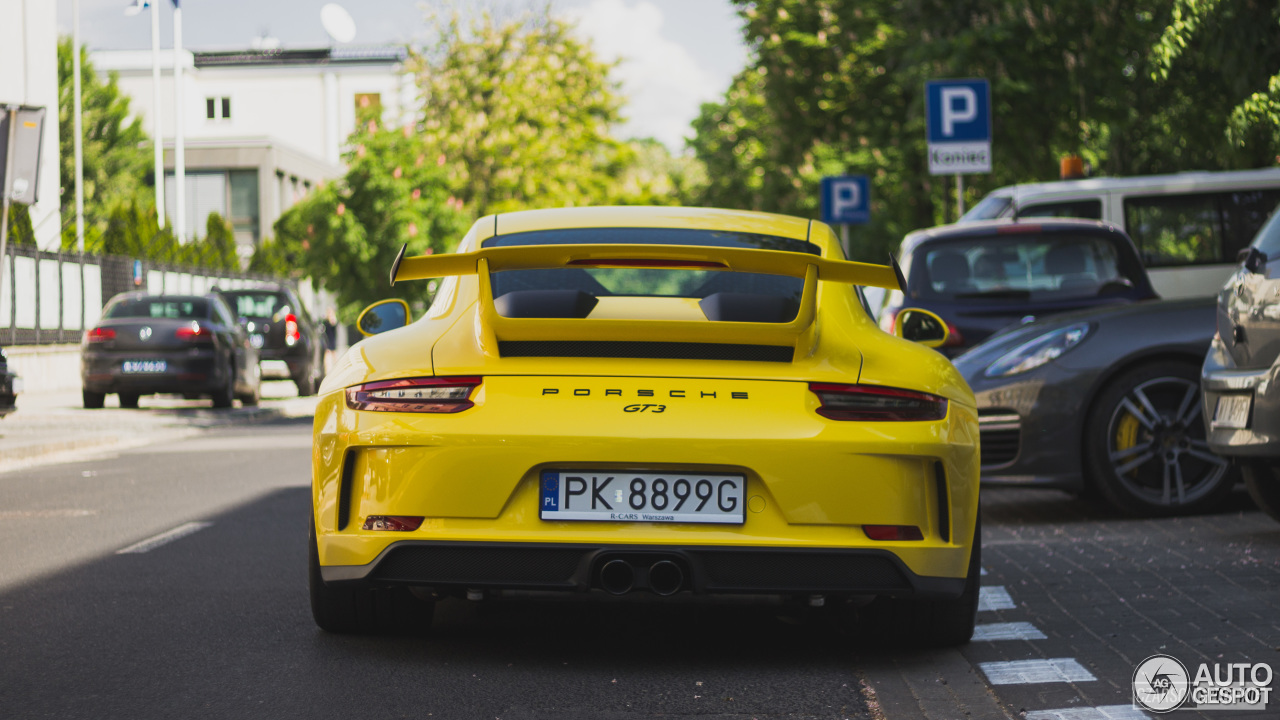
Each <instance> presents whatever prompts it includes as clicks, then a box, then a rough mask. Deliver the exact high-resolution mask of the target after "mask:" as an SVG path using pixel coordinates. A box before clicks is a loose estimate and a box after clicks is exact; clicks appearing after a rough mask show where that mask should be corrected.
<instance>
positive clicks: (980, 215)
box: [960, 195, 1012, 223]
mask: <svg viewBox="0 0 1280 720" xmlns="http://www.w3.org/2000/svg"><path fill="white" fill-rule="evenodd" d="M1011 202H1012V199H1011V198H1009V196H1007V195H988V196H986V197H984V198H982V200H981V201H979V202H978V204H977V205H974V206H973V207H972V208H971V209H970V210H969V212H967V213H965V214H964V215H963V216H962V217H961V218H960V222H962V223H964V222H972V221H974V220H995V219H996V218H998V217H1000V216H1001V215H1003V213H1004V211H1005V210H1007V209H1009V205H1010V203H1011Z"/></svg>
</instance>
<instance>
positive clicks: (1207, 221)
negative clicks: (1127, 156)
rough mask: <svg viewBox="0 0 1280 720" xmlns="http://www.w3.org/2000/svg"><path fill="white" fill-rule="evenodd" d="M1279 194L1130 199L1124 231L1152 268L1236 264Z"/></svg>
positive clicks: (1126, 204) (1252, 192)
mask: <svg viewBox="0 0 1280 720" xmlns="http://www.w3.org/2000/svg"><path fill="white" fill-rule="evenodd" d="M1277 202H1280V190H1248V191H1239V192H1222V193H1198V194H1185V195H1151V196H1145V197H1127V198H1125V201H1124V219H1125V226H1126V228H1127V229H1128V231H1129V236H1130V237H1132V238H1133V241H1134V243H1135V244H1137V246H1138V251H1139V252H1140V253H1141V254H1142V260H1143V262H1144V263H1145V264H1146V265H1147V266H1148V267H1168V266H1175V265H1203V264H1213V263H1233V262H1235V257H1236V253H1238V252H1239V251H1240V250H1241V249H1243V248H1244V247H1246V246H1248V244H1249V241H1250V240H1252V239H1253V236H1254V234H1255V233H1257V231H1258V229H1259V228H1260V227H1262V224H1263V222H1265V221H1266V218H1267V217H1268V215H1269V214H1270V213H1271V210H1272V209H1274V208H1275V206H1276V203H1277Z"/></svg>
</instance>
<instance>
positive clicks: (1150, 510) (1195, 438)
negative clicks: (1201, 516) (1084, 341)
mask: <svg viewBox="0 0 1280 720" xmlns="http://www.w3.org/2000/svg"><path fill="white" fill-rule="evenodd" d="M1200 406H1201V395H1200V371H1199V368H1197V367H1195V366H1193V365H1190V364H1187V363H1179V362H1157V363H1151V364H1149V365H1142V366H1140V367H1136V368H1134V369H1132V370H1129V371H1128V372H1125V373H1123V374H1121V375H1120V376H1119V377H1117V378H1115V379H1114V380H1112V381H1111V382H1110V383H1108V384H1107V386H1106V387H1105V388H1103V389H1102V391H1101V392H1099V393H1098V396H1097V398H1096V399H1095V401H1094V403H1093V408H1092V409H1090V410H1089V415H1088V418H1087V420H1086V422H1085V435H1084V457H1085V468H1086V470H1087V473H1088V475H1089V477H1088V481H1089V482H1090V483H1091V484H1092V485H1093V487H1094V488H1095V489H1096V490H1097V491H1098V493H1099V494H1100V495H1101V496H1102V498H1104V499H1105V500H1106V501H1107V503H1108V504H1110V505H1111V506H1113V507H1115V508H1117V509H1119V510H1120V511H1122V512H1125V513H1128V514H1130V515H1136V516H1140V517H1160V516H1169V515H1189V514H1194V513H1203V512H1208V511H1210V510H1213V509H1214V508H1216V507H1217V506H1219V505H1220V504H1221V503H1222V502H1223V501H1224V500H1226V498H1227V496H1228V495H1230V494H1231V490H1232V487H1233V486H1234V485H1235V482H1236V480H1237V478H1238V475H1237V474H1236V472H1235V469H1234V468H1233V467H1231V464H1230V463H1229V462H1228V461H1227V460H1226V459H1225V458H1221V457H1218V456H1216V455H1214V454H1213V453H1211V452H1210V451H1209V444H1208V443H1207V442H1206V441H1205V430H1204V421H1203V419H1202V418H1201V417H1200V414H1201V407H1200Z"/></svg>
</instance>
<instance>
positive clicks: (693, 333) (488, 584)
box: [310, 207, 979, 644]
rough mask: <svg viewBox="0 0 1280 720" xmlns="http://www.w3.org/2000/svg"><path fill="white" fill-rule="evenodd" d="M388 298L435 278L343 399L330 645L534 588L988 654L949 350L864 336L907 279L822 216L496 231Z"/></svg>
mask: <svg viewBox="0 0 1280 720" xmlns="http://www.w3.org/2000/svg"><path fill="white" fill-rule="evenodd" d="M391 273H392V277H391V280H392V283H393V284H394V283H399V282H405V281H412V280H426V279H429V278H442V280H441V281H439V282H440V286H439V289H438V291H437V292H436V294H435V296H434V301H433V302H432V304H431V306H430V308H429V309H428V310H427V311H426V313H425V315H424V316H423V317H422V318H420V319H419V320H417V321H416V322H412V323H410V322H409V320H410V318H409V316H408V311H409V308H408V306H407V305H405V304H404V303H403V302H401V301H399V300H393V301H386V302H384V303H378V304H375V305H373V306H371V307H370V308H369V309H367V310H366V311H365V313H364V314H363V315H362V316H361V319H360V321H359V322H360V325H361V329H362V331H364V332H366V333H368V334H370V337H367V338H366V339H365V340H363V341H361V342H359V343H357V344H356V345H354V346H353V347H352V348H351V349H350V350H349V351H347V353H346V354H345V356H344V357H343V358H342V359H341V360H340V361H339V362H338V363H337V364H336V365H335V367H334V368H333V369H332V371H331V372H330V373H329V375H328V376H327V377H326V379H325V381H324V385H323V386H322V387H321V397H320V400H319V404H318V406H317V408H316V414H315V442H314V451H313V460H312V467H313V484H312V501H313V512H312V521H313V526H312V537H311V543H310V544H311V547H310V584H311V605H312V611H313V614H314V617H315V620H316V623H317V624H318V625H319V626H320V627H321V628H323V629H325V630H330V631H335V632H352V631H361V630H368V629H373V628H378V627H385V626H387V624H389V623H394V624H399V625H407V626H409V627H410V628H417V629H422V628H424V627H425V626H427V625H429V623H430V618H431V610H432V607H433V604H432V603H433V601H434V599H435V598H439V597H446V596H451V595H457V596H465V597H468V598H471V599H482V598H485V597H488V596H493V595H508V596H510V595H519V594H520V591H530V590H536V591H560V592H563V593H578V594H582V595H588V596H589V595H592V594H594V595H596V596H599V597H604V596H605V595H625V594H628V593H650V594H652V595H657V596H680V595H685V594H690V593H692V594H695V595H717V594H721V595H723V594H751V595H758V596H762V599H765V598H766V597H768V598H772V599H774V600H775V601H776V600H777V599H779V598H781V599H783V600H785V601H793V602H797V603H802V604H807V605H814V606H818V605H826V606H828V607H834V608H843V609H845V610H847V611H848V612H849V613H850V614H851V615H853V616H863V617H865V616H867V615H870V616H871V617H873V618H875V622H874V624H877V625H881V626H889V627H892V628H893V632H894V633H895V635H896V636H898V637H902V638H904V639H905V640H907V641H908V642H917V643H926V644H956V643H962V642H965V641H967V640H968V639H969V637H970V635H971V633H972V631H973V623H974V613H975V611H976V608H977V598H978V585H979V583H978V573H979V532H978V421H977V412H976V410H975V406H974V398H973V395H972V393H971V392H970V390H969V388H968V386H967V385H966V384H965V381H964V380H963V379H962V378H961V376H960V374H959V373H958V372H956V370H955V369H954V368H953V367H952V366H951V363H950V362H948V361H947V359H946V358H944V357H943V356H942V355H941V354H939V353H937V352H935V351H933V350H931V349H930V347H932V346H937V345H939V344H941V343H942V342H943V341H944V340H945V338H946V332H947V330H946V325H945V323H943V322H941V321H940V320H938V319H937V318H936V316H932V315H930V314H929V313H926V312H923V311H904V312H902V313H900V314H899V315H898V320H897V328H896V329H895V333H894V334H893V335H891V334H888V333H885V332H883V331H881V330H880V329H879V328H878V327H877V325H876V323H875V322H874V321H873V320H872V319H871V318H870V317H869V316H868V314H867V312H866V311H865V309H864V306H863V303H862V302H861V296H860V294H859V291H858V290H857V286H877V287H885V288H897V287H898V286H899V278H900V276H901V273H900V271H897V268H896V267H895V266H880V265H869V264H863V263H855V262H848V261H846V260H844V255H843V252H842V250H841V248H840V244H839V242H838V241H837V239H836V237H835V235H834V234H833V233H832V231H831V228H829V227H828V226H826V225H823V224H821V223H818V222H813V221H810V220H805V219H801V218H795V217H787V216H782V215H769V214H764V213H751V212H736V211H727V210H710V209H697V208H668V207H662V208H658V207H652V208H640V207H612V208H576V209H561V210H535V211H526V212H517V213H510V214H500V215H496V216H489V217H485V218H481V219H480V220H479V221H478V222H476V224H475V225H474V226H473V227H472V228H471V230H470V231H469V232H468V233H467V235H466V236H465V237H464V238H463V239H462V241H461V243H460V244H459V246H458V249H457V252H455V253H452V254H441V255H432V256H423V257H403V252H402V253H401V257H400V258H398V259H397V260H396V263H395V267H394V268H392V271H391ZM374 333H376V334H374ZM910 340H916V341H918V342H912V341H910Z"/></svg>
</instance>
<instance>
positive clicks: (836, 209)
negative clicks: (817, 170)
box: [822, 175, 871, 225]
mask: <svg viewBox="0 0 1280 720" xmlns="http://www.w3.org/2000/svg"><path fill="white" fill-rule="evenodd" d="M870 220H871V181H870V180H869V179H868V178H867V176H866V175H833V176H831V177H824V178H822V221H823V222H825V223H827V224H829V225H840V224H854V223H865V222H869V221H870Z"/></svg>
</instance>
